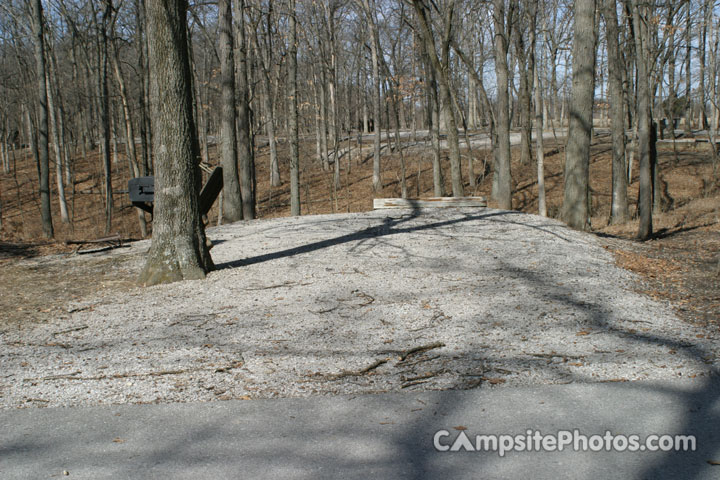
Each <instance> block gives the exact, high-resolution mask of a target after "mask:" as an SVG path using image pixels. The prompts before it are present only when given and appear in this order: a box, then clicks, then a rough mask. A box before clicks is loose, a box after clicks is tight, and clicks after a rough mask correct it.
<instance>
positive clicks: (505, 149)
mask: <svg viewBox="0 0 720 480" xmlns="http://www.w3.org/2000/svg"><path fill="white" fill-rule="evenodd" d="M513 5H514V1H511V2H510V10H509V11H508V12H507V13H506V10H505V0H493V24H494V26H495V42H494V45H495V78H496V82H497V114H496V115H495V119H496V123H495V126H496V128H497V145H496V146H495V149H494V150H495V151H494V154H495V155H494V162H493V183H492V196H493V199H494V200H495V202H497V204H498V207H499V208H503V209H507V210H509V209H511V208H512V174H511V172H510V111H509V110H510V98H509V92H508V81H509V75H510V73H509V68H508V61H507V55H508V45H509V43H510V35H511V30H512V17H513V13H514V7H513Z"/></svg>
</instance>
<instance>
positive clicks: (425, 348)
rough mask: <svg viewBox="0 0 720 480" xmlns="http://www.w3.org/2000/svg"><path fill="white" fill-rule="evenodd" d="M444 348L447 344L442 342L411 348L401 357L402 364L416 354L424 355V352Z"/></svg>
mask: <svg viewBox="0 0 720 480" xmlns="http://www.w3.org/2000/svg"><path fill="white" fill-rule="evenodd" d="M444 346H445V344H444V343H442V342H435V343H430V344H428V345H420V346H419V347H414V348H411V349H410V350H405V351H404V352H403V353H402V354H401V355H400V361H401V362H403V361H405V359H406V358H407V357H409V356H410V355H413V354H415V353H423V352H427V351H428V350H432V349H435V348H442V347H444Z"/></svg>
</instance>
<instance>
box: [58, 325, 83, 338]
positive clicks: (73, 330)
mask: <svg viewBox="0 0 720 480" xmlns="http://www.w3.org/2000/svg"><path fill="white" fill-rule="evenodd" d="M86 328H88V326H87V325H83V326H81V327H75V328H68V329H67V330H61V331H59V332H55V333H53V336H55V335H64V334H66V333H71V332H79V331H80V330H85V329H86Z"/></svg>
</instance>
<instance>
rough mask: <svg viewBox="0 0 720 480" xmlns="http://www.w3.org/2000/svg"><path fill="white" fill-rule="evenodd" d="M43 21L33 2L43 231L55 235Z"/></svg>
mask: <svg viewBox="0 0 720 480" xmlns="http://www.w3.org/2000/svg"><path fill="white" fill-rule="evenodd" d="M43 22H44V20H43V10H42V3H41V1H40V0H33V2H32V22H31V23H32V30H33V47H34V54H35V69H36V78H37V82H38V84H37V93H38V126H37V127H38V128H37V132H38V135H37V136H38V139H37V144H36V145H37V155H36V159H37V163H38V171H39V177H40V178H39V180H40V216H41V218H42V228H43V233H44V234H45V237H46V238H52V237H53V235H54V232H53V224H52V213H51V211H50V145H49V140H48V103H47V82H46V78H47V75H46V64H45V33H44V31H45V27H44V23H43Z"/></svg>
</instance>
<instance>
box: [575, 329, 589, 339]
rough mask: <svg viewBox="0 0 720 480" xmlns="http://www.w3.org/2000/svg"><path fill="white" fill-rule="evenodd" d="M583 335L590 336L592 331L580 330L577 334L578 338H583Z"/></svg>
mask: <svg viewBox="0 0 720 480" xmlns="http://www.w3.org/2000/svg"><path fill="white" fill-rule="evenodd" d="M583 335H590V330H580V331H579V332H577V333H576V334H575V336H576V337H582V336H583Z"/></svg>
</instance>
